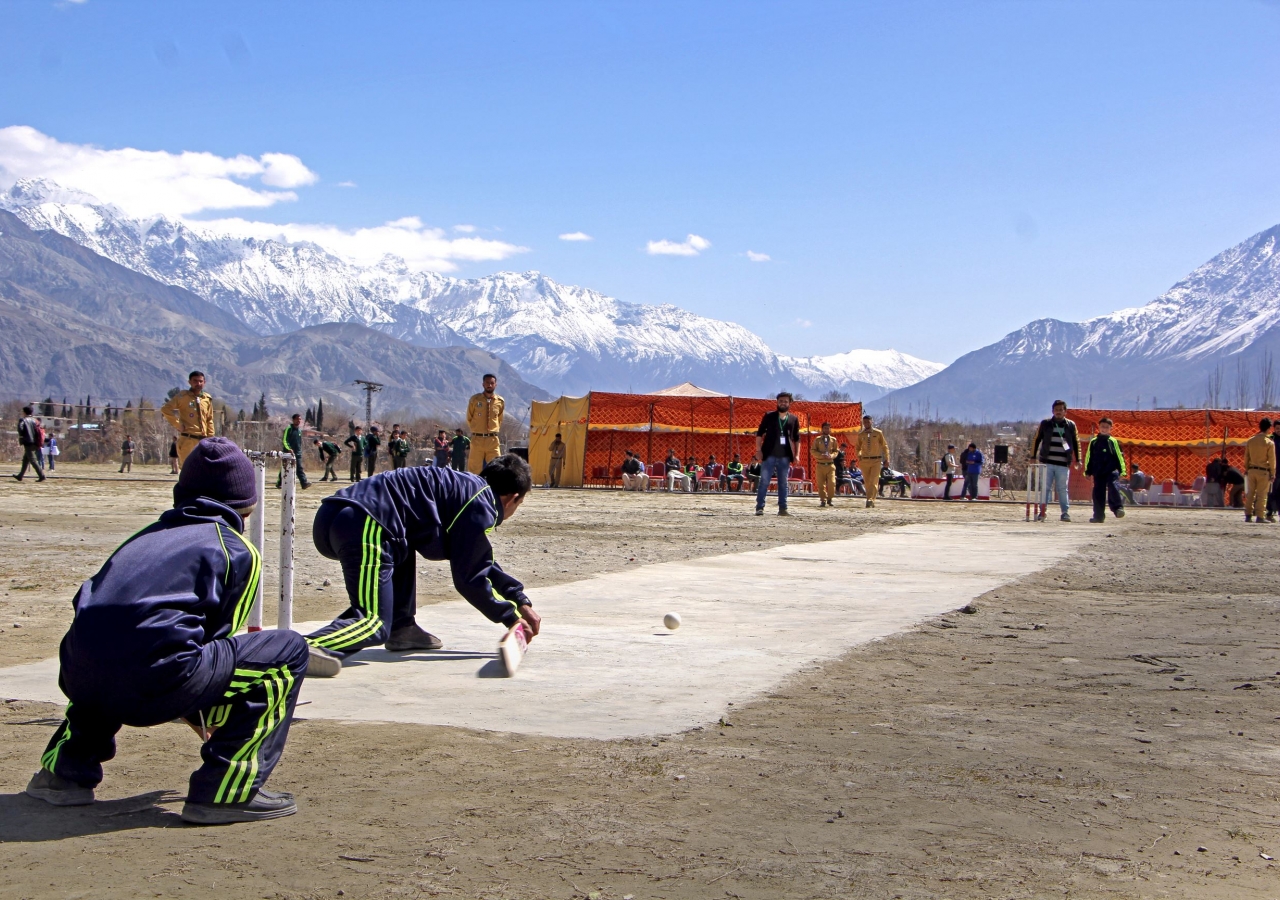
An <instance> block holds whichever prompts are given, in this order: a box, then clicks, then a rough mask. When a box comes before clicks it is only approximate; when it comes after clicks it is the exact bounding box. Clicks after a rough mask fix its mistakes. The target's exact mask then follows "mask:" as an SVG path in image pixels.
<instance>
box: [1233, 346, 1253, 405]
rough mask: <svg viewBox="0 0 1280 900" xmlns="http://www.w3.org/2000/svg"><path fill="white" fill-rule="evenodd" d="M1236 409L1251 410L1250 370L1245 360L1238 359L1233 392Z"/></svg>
mask: <svg viewBox="0 0 1280 900" xmlns="http://www.w3.org/2000/svg"><path fill="white" fill-rule="evenodd" d="M1232 394H1233V395H1234V397H1235V408H1236V409H1248V408H1249V370H1248V369H1247V368H1245V365H1244V358H1243V357H1240V356H1237V357H1236V383H1235V388H1234V389H1233V391H1232Z"/></svg>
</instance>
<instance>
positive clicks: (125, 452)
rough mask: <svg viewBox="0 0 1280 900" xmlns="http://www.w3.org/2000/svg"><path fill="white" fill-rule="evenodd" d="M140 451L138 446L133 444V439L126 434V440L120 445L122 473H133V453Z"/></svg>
mask: <svg viewBox="0 0 1280 900" xmlns="http://www.w3.org/2000/svg"><path fill="white" fill-rule="evenodd" d="M136 449H138V445H137V444H135V443H134V442H133V437H132V436H131V435H128V434H126V435H125V436H124V440H123V441H122V442H121V443H120V473H121V474H124V473H125V472H132V471H133V451H134V450H136Z"/></svg>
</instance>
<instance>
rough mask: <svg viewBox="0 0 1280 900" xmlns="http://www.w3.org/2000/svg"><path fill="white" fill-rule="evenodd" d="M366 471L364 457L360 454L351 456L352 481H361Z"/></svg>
mask: <svg viewBox="0 0 1280 900" xmlns="http://www.w3.org/2000/svg"><path fill="white" fill-rule="evenodd" d="M363 471H364V457H363V456H361V455H360V454H359V453H352V454H351V478H350V480H351V481H359V480H360V477H361V475H362V473H363Z"/></svg>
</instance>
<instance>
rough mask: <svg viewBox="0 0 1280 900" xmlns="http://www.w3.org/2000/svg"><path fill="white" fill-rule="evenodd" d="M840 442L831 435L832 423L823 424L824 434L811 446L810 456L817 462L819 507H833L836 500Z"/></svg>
mask: <svg viewBox="0 0 1280 900" xmlns="http://www.w3.org/2000/svg"><path fill="white" fill-rule="evenodd" d="M839 453H840V442H839V441H837V440H836V438H835V435H833V434H832V433H831V423H830V422H823V423H822V434H820V435H818V436H817V437H816V438H814V439H813V443H812V444H810V445H809V455H810V456H812V457H813V458H814V460H815V465H814V473H813V474H814V481H816V482H817V483H818V507H819V508H822V507H824V506H832V505H833V504H834V503H835V498H836V456H837V455H838V454H839Z"/></svg>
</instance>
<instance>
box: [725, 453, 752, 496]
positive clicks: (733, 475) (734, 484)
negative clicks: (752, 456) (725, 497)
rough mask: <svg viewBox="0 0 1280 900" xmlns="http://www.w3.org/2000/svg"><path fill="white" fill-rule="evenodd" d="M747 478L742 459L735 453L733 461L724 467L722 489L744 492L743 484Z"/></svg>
mask: <svg viewBox="0 0 1280 900" xmlns="http://www.w3.org/2000/svg"><path fill="white" fill-rule="evenodd" d="M745 478H746V475H745V474H744V472H743V468H742V457H741V456H740V455H739V454H737V453H735V454H733V459H732V460H730V461H729V463H728V465H726V466H725V467H724V474H723V475H721V476H720V489H721V490H724V491H727V490H730V489H731V488H732V490H735V491H740V490H742V482H743V480H744V479H745Z"/></svg>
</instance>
